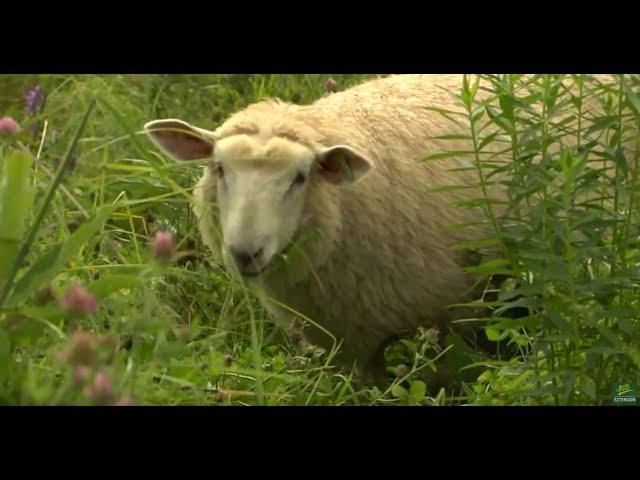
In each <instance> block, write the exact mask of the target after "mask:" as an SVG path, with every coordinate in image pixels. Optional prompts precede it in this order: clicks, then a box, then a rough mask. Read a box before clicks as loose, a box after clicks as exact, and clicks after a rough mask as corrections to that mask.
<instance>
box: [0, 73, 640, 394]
mask: <svg viewBox="0 0 640 480" xmlns="http://www.w3.org/2000/svg"><path fill="white" fill-rule="evenodd" d="M368 77H370V76H365V75H334V76H333V77H332V78H333V79H335V82H334V83H333V84H332V83H331V82H327V79H328V78H329V77H328V76H325V75H105V76H94V75H72V76H68V75H65V76H59V75H39V76H26V75H25V76H16V75H12V76H10V75H0V117H11V118H13V119H15V120H16V121H17V122H18V123H19V124H20V127H21V130H20V132H18V133H15V134H13V133H11V128H12V127H11V126H10V125H9V124H8V123H7V122H5V123H4V124H2V125H0V131H4V132H5V133H4V134H3V133H0V403H2V404H20V405H68V404H71V405H85V404H86V405H89V404H108V405H112V404H121V405H125V404H131V403H136V404H139V405H459V404H465V405H604V404H610V403H611V388H612V386H613V385H614V384H615V383H616V382H622V383H625V384H628V383H631V384H633V383H635V384H636V385H637V384H638V383H639V380H640V374H639V373H638V372H639V371H640V370H639V367H640V289H639V288H638V283H639V282H638V279H639V278H640V275H639V273H640V272H639V265H640V259H639V258H640V250H639V249H638V248H639V246H640V245H639V241H640V222H639V220H640V216H639V215H638V211H639V210H638V200H639V199H638V192H639V184H638V181H639V177H640V176H639V163H638V162H639V159H640V135H638V131H639V130H640V95H639V93H638V92H640V88H639V86H640V77H639V76H636V75H626V76H616V77H615V78H616V82H615V83H611V84H606V85H603V84H601V83H600V82H599V81H598V79H597V78H595V77H591V76H554V75H535V76H530V77H523V76H520V75H500V76H497V77H486V79H487V80H488V81H489V84H490V85H491V88H490V90H491V92H490V93H491V95H490V97H489V98H487V99H485V100H482V101H480V100H478V99H477V93H478V91H477V90H476V88H477V83H476V81H477V79H478V77H476V76H469V78H468V79H467V80H468V81H466V82H464V84H461V85H460V90H459V91H458V92H451V94H452V95H454V96H457V97H458V100H459V102H460V104H461V105H462V106H464V107H465V108H466V111H467V115H466V116H459V118H460V120H461V121H463V122H464V123H465V124H467V125H469V126H470V128H469V131H468V135H469V136H468V137H467V138H468V139H470V140H472V142H473V144H474V145H475V151H474V152H472V153H471V154H469V153H468V152H467V153H464V154H462V153H460V152H437V153H436V156H437V157H440V158H443V157H446V156H453V155H457V156H462V155H464V156H465V157H466V158H468V159H469V160H470V161H471V162H472V165H473V168H474V169H476V170H477V171H478V172H479V173H481V174H482V175H481V178H479V181H480V182H482V183H484V184H486V185H489V184H491V183H492V182H496V181H500V182H503V183H504V185H505V186H506V187H507V191H508V202H507V203H506V204H500V208H497V205H498V204H497V203H496V202H495V201H492V200H491V199H489V198H483V199H478V200H477V202H474V204H476V205H481V206H483V207H484V208H485V211H486V213H487V215H486V221H487V222H490V223H491V225H492V226H493V229H494V234H493V235H492V236H491V238H487V239H485V240H483V241H481V242H478V243H476V244H470V245H465V246H464V247H465V248H484V247H487V246H493V247H497V248H498V249H499V250H500V251H501V252H502V254H503V255H502V258H503V260H500V261H492V262H489V263H485V264H483V265H480V266H478V267H475V268H474V270H475V271H477V272H478V273H482V274H489V275H490V276H491V278H492V279H493V281H492V282H491V283H489V284H488V285H487V288H486V289H485V292H484V294H483V296H482V298H478V299H477V300H476V301H475V302H474V303H473V306H474V307H480V309H483V310H481V311H484V312H485V314H483V315H482V318H473V319H464V320H462V321H460V322H458V323H459V325H466V324H475V325H478V327H479V329H478V332H479V335H481V336H483V338H482V340H483V341H482V342H480V341H479V342H477V343H478V344H483V345H484V344H488V345H489V348H480V347H474V346H471V345H469V344H467V343H465V342H464V341H463V340H462V337H461V336H459V335H457V334H455V333H453V332H437V331H436V330H434V329H421V330H420V331H419V332H418V333H417V334H416V335H415V336H414V337H411V338H404V339H401V340H399V341H398V342H396V343H395V344H394V345H392V346H391V347H390V348H389V350H388V351H387V361H388V366H389V368H388V370H389V384H388V388H386V389H385V390H380V389H378V388H373V387H364V386H362V385H360V384H359V383H358V382H357V381H356V379H355V377H354V375H353V374H349V373H348V372H340V371H336V370H335V369H334V368H333V367H332V366H331V364H330V362H329V361H328V359H327V355H326V352H323V351H322V350H320V349H318V348H316V347H314V346H313V345H309V344H308V343H306V342H305V341H304V338H303V336H302V335H301V332H300V325H296V326H294V328H293V329H292V330H291V331H287V332H283V331H281V330H279V329H277V328H276V327H275V326H273V325H272V323H271V322H270V321H269V320H268V316H267V314H266V313H265V312H264V310H263V309H262V308H261V307H260V305H259V304H258V302H257V301H256V299H255V298H253V297H252V296H251V295H250V294H249V293H248V292H247V291H246V290H245V289H243V288H242V286H240V285H237V284H235V283H234V282H233V281H232V280H231V278H230V277H229V275H228V274H227V273H226V272H225V271H224V270H223V269H221V268H220V267H218V266H216V265H215V264H213V263H212V262H210V261H209V259H208V252H207V250H206V248H205V247H204V245H203V244H202V241H201V239H200V236H199V233H198V230H197V225H196V222H195V221H194V217H193V214H192V213H191V211H190V208H189V201H190V197H191V188H192V186H193V185H194V184H195V182H196V181H197V179H198V178H199V174H200V168H198V167H194V166H193V165H188V164H177V163H174V162H172V161H170V160H169V159H167V158H165V157H163V156H162V155H160V154H159V153H158V152H157V151H156V150H155V149H154V148H153V147H152V146H151V145H150V143H149V142H148V140H147V139H146V137H144V136H143V135H142V134H141V131H140V129H141V126H142V125H143V124H144V123H146V122H147V121H149V120H151V119H155V118H168V117H172V118H184V119H187V120H188V121H189V122H190V123H193V124H195V125H198V126H201V127H203V128H210V129H213V128H215V127H216V126H217V125H219V124H220V123H221V122H222V121H223V120H224V119H225V118H226V116H227V115H229V114H230V113H232V112H234V111H236V110H237V109H239V108H242V107H244V106H246V105H248V104H250V103H252V102H255V101H257V100H260V99H262V98H265V97H279V98H282V99H283V100H288V101H293V102H297V103H307V102H311V101H313V100H314V99H316V98H318V97H320V96H321V95H323V94H324V93H325V92H326V89H327V88H330V89H333V88H336V89H344V88H348V87H349V86H350V85H353V84H354V83H357V82H359V81H361V80H362V79H364V78H368ZM36 85H38V86H40V87H41V91H36V90H31V93H30V96H29V98H28V101H27V108H26V109H25V94H26V93H27V92H29V91H30V89H32V88H33V87H34V86H36ZM567 85H571V86H572V88H570V89H569V88H566V86H567ZM42 92H44V94H46V102H44V105H43V102H42V100H43V97H41V94H42ZM590 99H593V100H594V101H596V102H597V103H598V105H600V109H601V111H598V112H596V111H594V110H593V109H591V108H583V107H584V106H585V105H586V104H587V103H586V102H587V100H589V101H591V100H590ZM434 114H435V115H437V114H438V113H434ZM441 114H446V115H450V114H448V113H446V112H441ZM0 122H2V121H0ZM3 125H4V126H3ZM3 129H4V130H3ZM569 139H577V141H576V140H574V141H570V140H569ZM497 151H501V152H503V154H504V153H506V154H507V155H509V156H510V158H511V161H510V162H508V163H507V164H505V163H499V162H495V161H493V153H491V152H497ZM434 153H435V152H434ZM425 161H428V159H426V160H425ZM498 179H500V180H498ZM425 188H427V186H425ZM487 191H489V190H487ZM487 195H488V194H487ZM465 206H471V205H463V206H462V207H463V208H464V207H465ZM165 232H171V234H168V233H165ZM498 278H506V280H505V281H501V282H498V281H497V280H498ZM439 337H444V339H445V340H446V341H445V342H439V341H438V340H439ZM443 343H444V344H445V345H446V346H444V347H443V346H442V344H443ZM487 352H488V353H487ZM443 372H448V373H447V374H448V375H449V377H451V378H452V379H453V382H447V383H446V387H442V388H440V387H439V382H438V374H442V373H443Z"/></svg>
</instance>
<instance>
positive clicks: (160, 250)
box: [151, 230, 176, 260]
mask: <svg viewBox="0 0 640 480" xmlns="http://www.w3.org/2000/svg"><path fill="white" fill-rule="evenodd" d="M151 253H152V254H153V256H154V257H156V258H160V259H164V260H168V259H171V258H173V256H174V255H175V253H176V246H175V243H174V242H173V233H171V232H170V231H168V230H162V231H159V232H156V236H155V237H154V239H153V242H151Z"/></svg>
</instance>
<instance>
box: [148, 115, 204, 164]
mask: <svg viewBox="0 0 640 480" xmlns="http://www.w3.org/2000/svg"><path fill="white" fill-rule="evenodd" d="M144 129H145V132H146V134H147V135H148V136H149V138H150V139H151V141H152V142H153V143H154V144H155V145H156V147H158V148H159V149H160V150H161V151H162V152H164V153H166V154H167V155H169V156H170V157H172V158H174V159H176V160H200V159H203V158H209V157H211V156H212V155H213V147H214V141H213V138H212V137H211V135H210V133H209V132H207V131H206V130H202V129H200V128H196V127H193V126H191V125H189V124H188V123H186V122H183V121H182V120H175V119H166V120H154V121H153V122H149V123H147V124H146V125H145V126H144Z"/></svg>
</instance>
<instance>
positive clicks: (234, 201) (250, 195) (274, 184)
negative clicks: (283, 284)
mask: <svg viewBox="0 0 640 480" xmlns="http://www.w3.org/2000/svg"><path fill="white" fill-rule="evenodd" d="M314 160H315V154H314V153H313V152H312V151H311V149H309V148H307V147H305V146H303V145H300V144H297V143H293V142H290V141H288V140H286V139H282V138H279V137H270V138H266V139H265V138H260V137H259V136H248V135H235V136H233V137H229V138H225V139H222V140H220V141H219V142H218V143H217V144H216V147H215V154H214V164H213V166H212V167H211V169H212V173H213V174H214V175H216V177H217V189H218V195H217V197H218V207H219V215H220V227H221V231H222V238H223V240H224V244H225V247H226V248H224V249H223V252H222V254H223V258H224V259H225V263H226V264H227V265H234V266H237V267H238V269H239V270H240V272H241V273H243V274H244V275H256V274H258V273H259V272H261V271H262V270H263V269H264V268H266V267H267V266H268V265H269V263H270V262H271V260H272V259H273V258H274V256H275V255H276V254H278V253H279V252H281V251H283V250H284V249H285V248H287V247H288V246H289V245H290V244H291V243H292V242H293V241H294V240H295V237H296V234H297V233H298V231H299V229H300V227H301V226H302V224H303V223H304V221H305V220H308V219H305V218H303V212H304V210H305V208H304V206H305V199H306V194H307V189H308V188H309V178H310V176H311V173H312V172H311V170H312V166H313V165H314Z"/></svg>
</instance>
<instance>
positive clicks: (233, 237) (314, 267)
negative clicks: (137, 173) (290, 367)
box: [145, 75, 487, 379]
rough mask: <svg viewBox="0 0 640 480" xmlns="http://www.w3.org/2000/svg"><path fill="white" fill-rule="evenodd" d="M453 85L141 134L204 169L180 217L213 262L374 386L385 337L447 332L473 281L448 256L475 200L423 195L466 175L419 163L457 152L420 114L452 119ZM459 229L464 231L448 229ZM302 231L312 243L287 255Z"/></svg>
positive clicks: (439, 81) (436, 78)
mask: <svg viewBox="0 0 640 480" xmlns="http://www.w3.org/2000/svg"><path fill="white" fill-rule="evenodd" d="M461 86H462V76H461V75H399V76H390V77H385V78H380V79H375V80H371V81H368V82H365V83H363V84H360V85H358V86H356V87H353V88H351V89H348V90H346V91H343V92H340V93H335V94H331V95H327V96H325V97H323V98H321V99H320V100H318V101H316V102H315V103H313V104H311V105H304V106H299V105H292V104H289V103H284V102H280V101H271V100H270V101H263V102H260V103H256V104H253V105H250V106H249V107H247V108H246V109H244V110H243V111H240V112H238V113H236V114H234V115H233V116H231V117H230V118H229V119H228V120H227V121H226V122H225V123H224V124H223V125H222V126H220V127H219V128H218V129H216V130H215V131H213V132H209V131H206V130H203V129H199V128H196V127H193V126H191V125H189V124H187V123H185V122H182V121H180V120H174V119H166V120H156V121H153V122H150V123H148V124H147V125H145V129H146V131H147V133H148V135H149V136H150V138H151V139H152V140H153V142H154V143H155V144H156V145H157V146H158V147H159V148H160V149H161V150H162V151H163V152H165V153H167V154H169V155H170V156H172V157H174V158H176V159H179V160H195V159H209V160H210V163H209V164H208V166H207V167H206V168H205V171H204V176H203V177H202V179H201V180H200V181H199V182H198V184H197V186H196V188H195V190H194V194H195V204H194V211H195V213H196V215H197V217H198V218H199V226H200V229H201V233H202V236H203V239H204V241H205V243H206V244H207V245H208V246H209V247H210V248H211V250H212V252H213V253H214V255H215V256H216V257H217V258H218V259H219V260H221V261H222V262H223V263H224V264H225V265H226V266H227V267H228V268H230V269H234V270H236V271H239V272H240V273H241V274H242V276H243V278H244V280H245V281H246V283H247V285H248V286H249V287H251V288H253V289H254V290H255V291H256V292H257V293H259V294H260V297H261V298H262V300H263V302H264V305H265V307H266V308H267V309H268V310H269V311H270V312H271V313H272V314H273V316H274V318H275V319H276V321H278V322H280V323H281V324H288V323H289V322H290V320H291V319H292V317H293V313H292V311H295V312H299V313H300V314H302V316H303V317H304V318H308V319H310V320H312V321H313V322H315V323H317V324H318V325H319V326H320V327H321V328H316V327H314V326H310V327H309V328H308V329H307V330H306V331H305V334H306V336H307V338H308V339H309V340H310V341H312V342H314V343H316V344H319V345H321V346H324V347H327V348H330V347H331V346H332V339H331V336H329V335H327V332H325V331H323V329H324V330H327V331H328V332H330V333H331V334H332V335H333V336H335V338H336V339H337V340H338V341H341V342H342V344H341V348H340V353H339V356H338V359H339V361H340V363H341V364H343V365H348V366H350V365H352V364H353V363H354V362H355V363H356V364H357V365H358V366H359V367H360V368H361V371H363V372H367V373H368V374H371V375H373V376H374V377H375V378H376V379H379V378H380V376H381V375H382V373H383V372H384V370H383V367H384V355H383V353H384V348H385V347H386V346H387V345H388V343H389V341H390V340H392V339H393V338H395V337H396V336H398V335H400V334H404V333H410V332H412V331H414V330H415V329H416V327H417V326H419V325H424V326H439V325H447V324H448V323H449V322H450V321H451V320H452V319H454V318H455V316H456V311H455V310H452V309H450V308H448V306H449V305H451V304H453V303H457V302H462V301H465V300H468V299H469V298H470V293H471V292H472V290H473V287H474V281H475V280H477V279H474V278H472V277H470V276H469V275H468V274H466V273H465V272H464V271H463V268H464V266H466V265H468V264H469V262H470V261H471V257H472V256H471V255H470V254H469V252H465V251H464V250H461V249H453V248H452V246H453V245H454V244H456V243H457V242H461V241H469V240H474V239H478V238H481V237H482V236H483V235H485V225H486V224H487V222H486V218H485V217H484V216H483V215H482V213H481V212H480V211H479V210H475V209H470V208H458V207H456V206H454V205H452V203H454V202H456V201H459V200H464V199H469V198H478V197H479V196H481V194H480V193H479V192H478V191H477V190H476V189H475V188H469V189H450V190H445V191H441V192H438V193H433V192H429V191H428V190H429V189H430V188H433V187H439V186H446V185H460V184H473V183H474V182H477V174H476V171H475V170H473V169H468V168H460V167H464V166H465V165H464V164H462V163H461V162H462V161H461V160H457V159H452V158H450V159H442V160H438V161H429V162H423V161H422V160H423V159H424V158H425V157H426V156H427V155H429V154H432V153H435V152H438V151H442V150H455V149H466V150H468V149H469V145H466V144H465V143H464V142H462V141H459V140H455V139H452V140H442V139H440V140H438V139H435V138H434V137H438V136H442V135H447V134H451V133H455V132H456V131H459V132H460V133H466V134H468V130H465V129H464V128H463V129H462V130H460V127H458V126H457V125H456V124H455V123H454V122H452V121H450V120H447V118H446V117H445V116H443V115H441V114H439V113H437V112H435V111H434V110H432V108H436V109H446V110H452V111H460V110H461V107H460V105H459V103H458V102H457V101H456V99H455V98H453V95H452V94H456V93H457V92H459V91H460V88H461ZM456 166H457V167H459V168H458V169H455V170H454V169H452V167H456ZM461 223H473V224H476V226H475V227H468V228H462V229H460V228H458V229H455V228H449V227H450V226H451V225H456V224H461ZM307 230H310V231H314V232H317V236H316V237H311V239H310V240H308V241H306V242H304V243H303V244H302V245H301V246H300V247H299V248H300V251H301V253H300V254H299V255H298V257H295V255H289V253H295V252H294V251H295V248H294V247H292V244H293V245H295V244H297V242H298V241H299V240H300V236H301V234H302V233H303V232H306V231H307ZM282 253H287V254H288V255H287V257H288V260H289V262H294V263H295V269H294V270H295V272H296V275H291V274H290V272H291V270H290V269H287V268H282V265H283V264H285V265H286V262H284V263H283V261H282V258H281V257H282V255H280V254H282ZM292 257H295V258H297V260H295V261H294V260H292ZM276 260H277V261H276ZM475 261H477V259H476V260H475ZM458 315H459V314H458Z"/></svg>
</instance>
